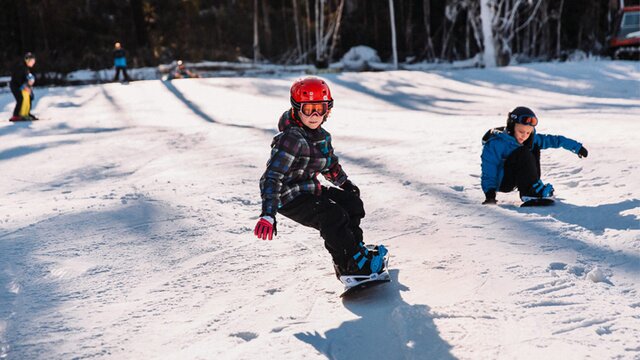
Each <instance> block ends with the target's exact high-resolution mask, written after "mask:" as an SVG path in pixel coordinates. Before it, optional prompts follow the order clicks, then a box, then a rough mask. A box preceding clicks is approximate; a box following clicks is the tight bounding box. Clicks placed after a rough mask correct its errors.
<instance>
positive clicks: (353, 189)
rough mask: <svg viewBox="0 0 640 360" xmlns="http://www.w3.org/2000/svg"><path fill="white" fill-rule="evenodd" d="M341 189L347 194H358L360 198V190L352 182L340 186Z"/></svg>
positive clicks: (348, 181)
mask: <svg viewBox="0 0 640 360" xmlns="http://www.w3.org/2000/svg"><path fill="white" fill-rule="evenodd" d="M340 188H341V189H342V190H344V191H346V192H351V193H354V194H356V196H357V197H360V189H358V187H357V186H355V185H353V183H352V182H351V180H347V181H345V182H344V184H342V185H340Z"/></svg>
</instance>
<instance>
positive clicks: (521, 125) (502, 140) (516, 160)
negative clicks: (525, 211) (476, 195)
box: [481, 106, 588, 204]
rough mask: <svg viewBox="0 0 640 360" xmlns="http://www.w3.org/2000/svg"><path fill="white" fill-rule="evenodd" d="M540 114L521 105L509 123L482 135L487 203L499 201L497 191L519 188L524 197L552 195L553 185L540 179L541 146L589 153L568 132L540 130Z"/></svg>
mask: <svg viewBox="0 0 640 360" xmlns="http://www.w3.org/2000/svg"><path fill="white" fill-rule="evenodd" d="M536 125H538V118H537V117H536V115H535V114H534V112H533V111H532V110H531V109H529V108H527V107H524V106H519V107H517V108H515V109H513V111H511V112H510V113H509V116H508V117H507V126H506V127H498V128H494V129H491V130H489V131H487V133H486V134H485V135H484V137H483V138H482V143H483V148H482V156H481V158H482V177H481V185H482V191H483V192H484V194H485V198H486V199H485V201H484V202H483V204H495V203H496V202H497V201H496V192H497V191H500V192H511V191H513V190H514V189H515V188H518V191H519V192H520V199H521V200H522V201H525V202H526V201H529V200H532V199H544V198H551V197H552V196H553V186H551V184H544V183H543V182H542V180H540V150H542V149H548V148H560V147H561V148H563V149H566V150H569V151H571V152H574V153H576V154H578V157H580V158H583V157H587V154H588V152H587V149H585V148H584V146H582V144H581V143H579V142H577V141H575V140H572V139H569V138H566V137H564V136H556V135H544V134H538V133H536V130H535V127H536Z"/></svg>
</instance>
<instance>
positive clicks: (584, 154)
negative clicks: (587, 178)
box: [578, 146, 589, 158]
mask: <svg viewBox="0 0 640 360" xmlns="http://www.w3.org/2000/svg"><path fill="white" fill-rule="evenodd" d="M587 155H589V152H588V151H587V149H585V147H584V146H583V147H581V148H580V150H578V157H579V158H583V157H584V158H586V157H587Z"/></svg>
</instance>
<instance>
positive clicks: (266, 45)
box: [261, 1, 272, 55]
mask: <svg viewBox="0 0 640 360" xmlns="http://www.w3.org/2000/svg"><path fill="white" fill-rule="evenodd" d="M261 3H262V26H263V28H264V36H263V40H262V46H263V50H264V52H265V54H271V48H272V41H271V39H272V37H271V22H270V21H269V2H268V1H261ZM271 55H272V54H271Z"/></svg>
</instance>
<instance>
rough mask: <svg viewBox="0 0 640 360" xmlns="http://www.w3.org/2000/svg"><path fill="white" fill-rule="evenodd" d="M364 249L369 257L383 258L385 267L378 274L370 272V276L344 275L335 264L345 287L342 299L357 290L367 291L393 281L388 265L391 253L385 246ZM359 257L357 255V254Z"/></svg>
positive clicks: (338, 275) (370, 246)
mask: <svg viewBox="0 0 640 360" xmlns="http://www.w3.org/2000/svg"><path fill="white" fill-rule="evenodd" d="M363 248H364V249H365V251H366V252H368V253H369V256H371V257H375V256H381V257H382V259H383V266H382V268H381V270H379V271H378V272H370V273H368V274H366V273H362V274H357V273H356V274H353V273H344V274H343V273H342V272H341V270H340V267H339V266H338V265H337V264H335V263H334V264H333V268H334V270H335V272H336V277H337V278H338V280H340V282H341V283H342V284H343V285H344V292H343V293H342V294H341V295H340V297H344V296H345V295H348V294H350V293H353V292H355V291H357V290H362V289H366V288H369V287H372V286H375V285H379V284H382V283H385V282H390V281H391V276H390V275H389V271H388V265H389V253H388V251H387V249H386V248H385V247H384V246H382V245H381V246H378V245H372V244H368V245H364V246H363ZM356 255H357V254H356Z"/></svg>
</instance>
